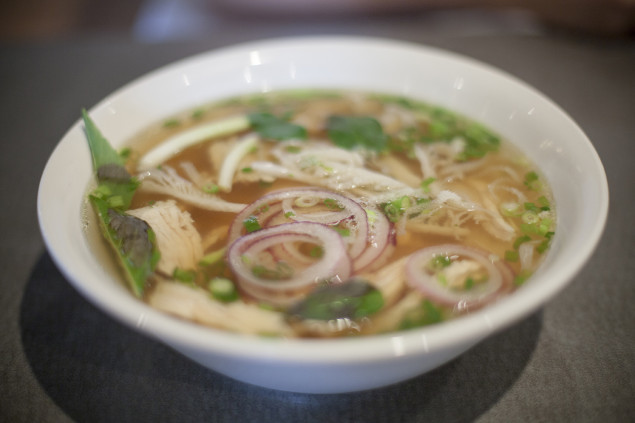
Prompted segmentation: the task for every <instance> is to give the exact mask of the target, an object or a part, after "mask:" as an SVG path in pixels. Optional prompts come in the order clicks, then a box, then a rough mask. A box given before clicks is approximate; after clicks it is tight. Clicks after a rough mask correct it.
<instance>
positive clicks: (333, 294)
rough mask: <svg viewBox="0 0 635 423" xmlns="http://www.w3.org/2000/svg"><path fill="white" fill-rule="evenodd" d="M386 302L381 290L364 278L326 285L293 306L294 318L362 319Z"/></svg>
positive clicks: (290, 309)
mask: <svg viewBox="0 0 635 423" xmlns="http://www.w3.org/2000/svg"><path fill="white" fill-rule="evenodd" d="M383 305H384V299H383V297H382V295H381V292H380V291H378V290H377V289H376V288H375V287H374V286H372V285H371V284H370V283H368V282H366V281H365V280H363V279H351V280H349V281H346V282H344V283H338V284H327V285H322V286H319V287H318V288H316V289H315V290H313V291H312V292H311V293H309V294H308V295H307V296H306V297H305V298H304V299H303V300H301V301H300V302H298V303H296V304H295V305H293V306H291V308H289V310H288V311H287V315H288V316H289V317H290V318H292V319H300V320H303V319H315V320H327V321H328V320H334V319H344V318H348V319H352V320H356V319H361V318H363V317H366V316H369V315H371V314H373V313H376V312H377V311H379V310H380V309H381V308H382V307H383Z"/></svg>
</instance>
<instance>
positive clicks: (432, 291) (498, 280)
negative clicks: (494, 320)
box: [406, 244, 513, 311]
mask: <svg viewBox="0 0 635 423" xmlns="http://www.w3.org/2000/svg"><path fill="white" fill-rule="evenodd" d="M437 256H445V257H452V256H459V257H460V258H467V259H470V260H473V261H476V262H477V263H478V264H480V265H481V266H482V267H483V268H484V269H485V271H486V272H487V274H488V280H487V281H486V282H484V283H483V285H482V286H479V287H475V288H472V289H470V290H461V291H454V290H452V289H450V288H449V287H446V286H443V285H441V284H440V283H439V282H438V280H437V277H436V274H435V273H432V272H430V271H429V270H428V269H426V265H427V264H428V263H429V262H430V260H432V259H433V258H434V257H437ZM489 256H490V255H489V253H487V252H486V251H482V250H479V249H476V248H470V247H464V246H461V245H454V244H446V245H439V246H434V247H428V248H424V249H421V250H419V251H417V252H415V253H413V254H412V255H411V256H410V257H409V258H408V260H407V261H406V278H407V281H408V284H409V285H410V286H412V287H413V288H415V289H418V290H419V291H421V292H422V293H424V294H425V295H426V296H428V297H429V298H430V299H431V300H433V301H435V302H438V303H441V304H445V305H450V306H454V307H455V309H457V310H458V311H465V310H469V309H474V308H478V307H481V306H483V305H485V304H487V303H489V302H491V301H492V300H494V299H495V298H496V297H497V296H498V295H500V294H501V293H502V292H503V291H505V290H506V289H508V288H509V286H510V284H511V278H512V277H513V274H512V272H511V270H510V269H508V268H505V267H503V266H501V265H497V264H494V263H493V262H492V260H491V259H490V257H489ZM498 261H500V260H498Z"/></svg>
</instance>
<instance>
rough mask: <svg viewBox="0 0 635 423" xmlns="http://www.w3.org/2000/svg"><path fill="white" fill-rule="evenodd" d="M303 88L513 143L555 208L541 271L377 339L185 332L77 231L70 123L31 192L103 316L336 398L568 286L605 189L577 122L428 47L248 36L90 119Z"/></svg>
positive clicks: (142, 119) (242, 373) (133, 125)
mask: <svg viewBox="0 0 635 423" xmlns="http://www.w3.org/2000/svg"><path fill="white" fill-rule="evenodd" d="M307 87H310V88H343V89H359V90H366V91H376V92H377V91H379V92H389V93H394V94H401V95H405V96H409V97H413V98H418V99H422V100H425V101H428V102H432V103H437V104H439V105H442V106H445V107H447V108H449V109H451V110H455V111H458V112H460V113H463V114H465V115H468V116H470V117H472V118H474V119H476V120H478V121H480V122H483V123H485V124H486V125H489V126H490V127H492V128H494V129H495V130H496V131H498V132H499V133H501V134H502V135H503V136H504V137H506V138H507V139H509V140H511V141H512V142H514V143H515V144H517V145H518V146H519V147H520V148H521V149H522V150H523V151H524V152H525V153H526V154H527V155H528V156H529V157H530V158H531V159H532V160H533V161H535V163H537V164H539V166H540V168H541V169H542V172H544V174H545V176H546V177H547V179H548V181H549V183H550V184H551V187H552V188H553V192H554V197H555V201H556V207H557V211H558V222H557V234H556V236H555V238H554V241H553V244H552V248H551V250H550V251H549V254H548V256H547V258H546V261H545V262H544V264H543V265H542V267H541V268H540V270H539V271H538V272H537V273H536V274H535V275H534V276H533V277H532V279H531V280H530V282H529V283H527V284H526V285H525V286H524V287H523V288H521V289H520V290H518V291H517V292H515V293H514V294H512V295H511V296H509V297H508V298H506V299H504V300H503V301H501V302H499V303H497V304H494V305H492V306H490V307H488V308H486V309H484V310H482V311H479V312H477V313H474V314H472V315H470V316H467V317H462V318H459V319H457V320H454V321H451V322H447V323H442V324H440V325H436V326H431V327H428V328H422V329H416V330H411V331H407V332H401V333H394V334H390V335H382V336H372V337H367V338H361V339H360V338H358V339H338V340H279V339H261V338H256V337H245V336H240V335H234V334H230V333H225V332H221V331H217V330H213V329H209V328H205V327H201V326H197V325H195V324H190V323H187V322H184V321H181V320H178V319H175V318H172V317H170V316H168V315H165V314H162V313H160V312H157V311H155V310H153V309H151V308H149V307H148V306H146V305H145V304H143V303H141V302H140V301H138V300H136V299H135V298H134V297H133V296H132V295H131V294H130V293H129V292H128V291H127V289H126V288H125V287H124V285H123V284H122V283H121V282H120V281H119V280H118V279H117V278H116V275H115V274H114V273H113V271H112V269H111V268H109V267H108V266H105V265H104V264H103V263H100V262H99V261H98V260H97V254H96V252H95V246H94V245H91V243H89V242H88V240H87V237H86V234H85V232H84V229H83V227H82V222H83V220H82V215H81V214H82V210H83V201H84V195H85V192H86V189H87V185H88V183H89V180H90V179H91V178H92V169H91V160H90V155H89V150H88V147H87V143H86V140H85V137H84V133H83V130H82V126H81V124H80V122H79V121H78V122H77V123H75V125H74V126H73V127H72V128H71V129H70V130H69V132H68V133H67V134H66V135H65V136H64V138H63V139H62V140H61V141H60V143H59V144H58V146H57V147H56V149H55V151H54V152H53V154H52V156H51V158H50V160H49V161H48V163H47V165H46V168H45V170H44V173H43V175H42V179H41V183H40V190H39V194H38V216H39V220H40V226H41V230H42V233H43V235H44V239H45V242H46V245H47V247H48V249H49V251H50V254H51V256H52V257H53V259H54V260H55V262H56V263H57V265H58V266H59V268H60V270H61V271H62V272H63V274H64V275H65V276H66V277H67V278H68V280H69V281H70V282H71V283H72V284H73V285H74V286H75V288H76V289H77V290H78V291H79V292H80V293H81V294H82V295H84V296H85V297H86V298H87V299H88V300H89V301H91V302H93V303H94V304H96V305H97V306H98V307H99V308H100V309H102V310H103V311H104V312H106V313H107V314H109V315H111V316H112V317H114V318H115V319H117V320H119V321H121V322H123V323H125V324H127V325H129V326H130V327H132V328H134V329H136V330H138V331H139V332H141V333H143V334H145V335H148V336H150V337H153V338H156V339H159V340H161V341H163V342H164V343H165V344H167V345H169V346H171V347H172V348H174V349H175V350H177V351H179V352H181V353H183V354H184V355H186V356H187V357H190V358H191V359H193V360H195V361H197V362H199V363H200V364H202V365H203V366H206V367H209V368H211V369H214V370H216V371H218V372H220V373H224V374H226V375H228V376H230V377H233V378H236V379H238V380H241V381H245V382H248V383H252V384H256V385H262V386H266V387H270V388H275V389H281V390H289V391H296V392H312V393H335V392H347V391H356V390H364V389H370V388H376V387H380V386H384V385H388V384H392V383H395V382H399V381H403V380H406V379H409V378H412V377H414V376H417V375H419V374H422V373H424V372H426V371H428V370H430V369H433V368H435V367H437V366H439V365H441V364H443V363H445V362H447V361H449V360H451V359H452V358H454V357H456V356H457V355H459V354H461V353H463V352H464V351H466V350H467V349H469V348H470V347H472V346H473V345H475V344H476V343H478V342H479V341H481V340H483V339H484V338H486V337H487V336H490V335H492V334H493V333H494V332H496V331H499V330H501V329H502V328H505V327H507V326H509V325H511V324H512V323H514V322H516V321H518V320H519V319H522V318H524V317H526V316H527V315H529V314H530V313H532V312H533V311H535V310H536V309H538V308H539V307H540V306H542V305H543V304H544V303H545V302H546V301H548V300H549V299H550V298H552V297H553V296H554V295H555V294H556V293H558V292H559V291H560V290H562V289H563V287H564V286H565V285H566V284H567V283H569V281H571V280H572V279H573V277H574V276H575V275H576V273H577V272H578V271H579V270H580V269H581V267H582V266H583V265H584V264H585V262H586V261H587V260H588V258H589V256H590V255H591V253H592V252H593V250H594V248H595V246H596V245H597V243H598V241H599V238H600V236H601V233H602V231H603V228H604V224H605V220H606V216H607V209H608V188H607V182H606V176H605V173H604V170H603V167H602V164H601V162H600V160H599V158H598V155H597V153H596V152H595V150H594V149H593V146H592V145H591V142H590V141H589V140H588V139H587V137H586V136H585V135H584V133H583V132H582V131H581V130H580V128H579V127H578V126H577V125H576V124H575V123H574V122H573V121H572V120H571V119H570V118H569V117H568V116H567V114H566V113H564V112H563V111H562V110H561V109H560V108H558V106H556V105H555V104H554V103H552V102H551V101H550V100H549V99H547V98H546V97H545V96H543V95H541V94H540V93H538V92H537V91H536V90H534V89H532V88H531V87H529V86H527V85H526V84H524V83H523V82H521V81H519V80H517V79H515V78H513V77H511V76H509V75H507V74H505V73H503V72H501V71H498V70H496V69H493V68H492V67H490V66H487V65H485V64H483V63H479V62H477V61H474V60H471V59H468V58H465V57H461V56H458V55H456V54H452V53H448V52H444V51H440V50H437V49H433V48H427V47H424V46H421V45H415V44H408V43H402V42H395V41H389V40H381V39H369V38H350V37H316V38H294V39H281V40H270V41H263V42H255V43H251V44H245V45H239V46H237V47H231V48H225V49H221V50H217V51H212V52H209V53H205V54H202V55H199V56H195V57H192V58H190V59H186V60H183V61H180V62H178V63H175V64H172V65H169V66H167V67H164V68H162V69H159V70H157V71H155V72H152V73H150V74H148V75H146V76H144V77H142V78H140V79H138V80H136V81H134V82H132V83H130V84H128V85H127V86H125V87H123V88H122V89H120V90H118V91H117V92H115V93H113V94H112V95H110V96H109V97H107V98H106V99H104V100H103V101H102V102H100V103H99V104H98V105H96V106H95V107H93V108H92V109H91V110H90V114H91V115H92V117H93V118H94V120H95V121H96V123H97V125H98V126H99V127H100V128H101V129H102V131H103V132H104V134H105V135H106V137H107V138H108V139H109V140H110V141H111V143H112V144H113V145H114V146H116V147H117V146H121V145H122V144H123V143H125V142H126V141H127V140H128V139H129V138H130V137H132V136H133V135H135V134H136V133H138V132H139V131H140V130H142V129H144V128H146V127H147V126H149V125H151V124H153V123H156V122H159V121H160V120H161V119H163V118H165V117H168V116H170V115H173V114H175V113H177V112H180V111H182V110H184V109H188V108H193V107H195V106H197V105H199V104H201V103H205V102H209V101H210V100H213V99H220V98H224V97H228V96H233V95H237V94H245V93H254V92H263V91H270V90H279V89H289V88H307ZM60 187H64V189H62V190H60V189H59V188H60Z"/></svg>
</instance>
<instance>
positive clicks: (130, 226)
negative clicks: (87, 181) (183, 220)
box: [89, 195, 161, 297]
mask: <svg viewBox="0 0 635 423" xmlns="http://www.w3.org/2000/svg"><path fill="white" fill-rule="evenodd" d="M89 198H90V202H91V204H92V205H93V208H94V209H95V211H96V212H97V217H98V220H99V227H100V229H101V232H102V235H103V236H104V238H105V239H106V241H108V243H109V244H110V246H111V247H112V250H113V251H114V252H115V255H116V257H117V261H118V262H119V264H120V265H121V267H122V269H123V270H124V275H125V277H126V280H127V281H128V284H129V285H130V288H131V290H132V292H133V293H134V294H135V295H136V296H137V297H141V296H143V293H144V291H145V287H146V282H147V279H148V277H149V276H150V275H151V274H152V273H153V272H154V269H155V267H156V264H157V263H158V261H159V258H160V257H161V256H160V253H159V250H158V248H157V245H156V236H155V234H154V231H153V230H152V228H150V226H149V225H148V224H147V223H146V222H144V221H143V220H141V219H138V218H136V217H134V216H130V215H127V214H125V213H124V212H121V211H118V210H115V209H113V208H111V207H110V206H109V205H108V203H107V202H106V201H105V200H103V199H101V198H98V197H95V196H93V195H91V196H90V197H89Z"/></svg>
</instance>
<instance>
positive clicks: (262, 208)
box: [229, 188, 368, 258]
mask: <svg viewBox="0 0 635 423" xmlns="http://www.w3.org/2000/svg"><path fill="white" fill-rule="evenodd" d="M310 199H319V200H320V201H317V202H315V204H318V203H320V202H322V203H323V201H324V200H333V204H332V208H331V209H329V208H328V207H320V208H318V209H317V210H315V209H313V210H309V209H310V208H311V207H302V206H298V205H297V204H294V202H295V201H296V200H299V202H305V205H306V202H307V200H310ZM310 204H311V203H310V202H309V203H308V205H309V206H310ZM250 216H255V217H256V218H257V219H258V222H259V223H260V226H261V227H262V228H265V227H269V226H272V225H280V224H283V223H290V222H314V223H323V224H329V225H337V224H338V223H342V224H344V225H345V226H346V227H347V229H349V230H350V232H351V234H350V235H349V236H347V237H344V238H345V239H344V242H345V243H346V244H347V245H348V248H347V251H348V253H349V255H350V256H351V257H353V258H355V257H358V256H359V255H360V254H362V252H363V251H364V249H365V248H366V245H367V240H368V216H367V215H366V211H365V210H364V208H363V207H362V206H361V205H360V204H359V203H357V202H356V201H354V200H352V199H350V198H348V197H345V196H343V195H341V194H338V193H335V192H332V191H328V190H325V189H315V188H292V189H288V190H279V191H274V192H271V193H269V194H267V195H264V196H262V197H261V198H259V199H258V200H256V201H255V202H253V203H251V204H250V205H248V206H247V207H245V208H244V209H243V210H242V211H241V212H240V213H238V215H237V216H236V218H235V219H234V222H233V223H232V225H231V227H230V228H229V241H230V242H231V241H234V240H235V239H237V238H238V237H239V236H241V235H243V234H244V232H245V231H244V228H243V222H244V221H245V220H246V219H247V218H249V217H250Z"/></svg>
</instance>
